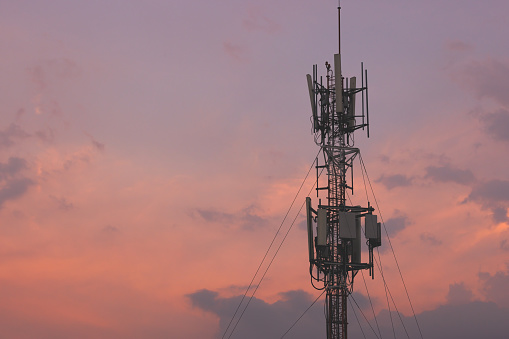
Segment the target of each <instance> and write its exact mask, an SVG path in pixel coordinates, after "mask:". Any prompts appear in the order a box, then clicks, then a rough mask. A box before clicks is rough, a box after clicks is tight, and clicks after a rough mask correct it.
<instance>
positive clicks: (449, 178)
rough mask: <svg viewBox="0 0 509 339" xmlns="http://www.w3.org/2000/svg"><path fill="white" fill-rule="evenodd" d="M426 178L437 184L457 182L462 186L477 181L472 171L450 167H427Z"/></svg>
mask: <svg viewBox="0 0 509 339" xmlns="http://www.w3.org/2000/svg"><path fill="white" fill-rule="evenodd" d="M426 178H429V179H431V180H433V181H436V182H455V183H457V184H462V185H468V184H470V183H472V182H474V181H475V177H474V175H473V174H472V172H471V171H470V170H460V169H455V168H452V167H451V166H450V165H444V166H429V167H427V168H426Z"/></svg>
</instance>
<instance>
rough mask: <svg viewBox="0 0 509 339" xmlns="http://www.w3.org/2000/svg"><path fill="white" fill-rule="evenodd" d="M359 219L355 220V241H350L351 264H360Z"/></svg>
mask: <svg viewBox="0 0 509 339" xmlns="http://www.w3.org/2000/svg"><path fill="white" fill-rule="evenodd" d="M361 232H362V231H361V219H360V218H355V235H356V237H355V239H354V240H353V241H352V263H354V264H360V263H361V262H362V258H361V253H362V247H361V244H362V242H361V238H362V237H361Z"/></svg>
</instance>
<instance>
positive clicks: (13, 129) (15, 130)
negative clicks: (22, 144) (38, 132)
mask: <svg viewBox="0 0 509 339" xmlns="http://www.w3.org/2000/svg"><path fill="white" fill-rule="evenodd" d="M28 137H30V134H28V133H27V132H25V130H23V129H22V128H21V127H20V126H19V125H17V124H10V125H9V127H7V128H5V129H4V130H0V146H3V147H9V146H12V145H14V144H15V143H16V141H19V140H23V139H26V138H28Z"/></svg>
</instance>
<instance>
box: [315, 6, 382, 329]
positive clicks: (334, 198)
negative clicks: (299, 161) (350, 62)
mask: <svg viewBox="0 0 509 339" xmlns="http://www.w3.org/2000/svg"><path fill="white" fill-rule="evenodd" d="M340 22H341V7H340V6H338V27H339V29H338V31H339V39H338V43H339V51H338V54H335V55H334V65H333V66H332V65H331V64H329V63H328V62H325V67H326V79H325V83H324V81H323V77H320V79H318V74H317V73H318V71H317V69H318V68H317V66H316V65H314V66H313V75H310V74H308V75H307V80H308V87H309V95H310V100H311V109H312V124H313V132H314V135H315V142H316V144H317V145H318V146H319V147H320V150H321V154H322V155H323V160H322V161H323V162H322V163H321V164H320V162H319V160H318V158H317V163H316V168H317V183H320V181H319V176H320V175H319V173H321V172H325V173H326V176H327V181H326V183H327V185H326V186H323V187H320V186H319V185H317V188H316V190H317V197H319V198H320V199H319V203H318V207H317V209H316V210H315V209H313V207H312V206H311V198H310V197H308V198H306V207H307V216H308V217H307V224H308V225H307V227H308V245H309V262H310V274H311V277H312V282H313V281H315V282H313V286H314V287H315V288H317V289H325V290H326V299H325V303H326V306H325V309H326V330H327V339H347V338H348V331H347V328H348V312H347V301H348V296H349V295H350V294H351V293H352V291H353V283H354V278H355V276H356V275H357V273H358V272H359V270H363V269H367V270H369V274H370V275H371V276H372V277H374V275H373V273H374V271H373V248H375V247H378V246H380V245H381V237H380V223H378V222H377V217H376V215H374V214H373V211H374V208H373V207H371V206H370V204H369V202H368V206H367V207H361V206H349V205H348V204H347V191H348V190H351V191H352V193H353V172H352V171H353V164H354V159H355V158H356V157H357V155H359V152H360V150H359V149H358V148H356V147H354V132H355V131H356V130H358V129H363V130H364V129H365V130H367V133H368V137H369V109H368V100H367V98H368V88H367V70H364V67H363V64H362V63H361V86H360V87H357V81H356V77H351V78H350V79H348V78H344V77H343V76H342V72H341V29H340ZM357 93H361V94H362V96H361V101H362V112H361V114H359V115H356V111H355V99H356V95H357ZM349 171H350V172H351V180H348V178H349V175H348V172H349ZM321 181H322V182H323V181H324V180H323V179H322V180H321ZM320 192H323V193H321V194H320ZM322 198H325V200H326V202H324V203H322ZM362 220H364V233H365V237H366V239H367V241H366V244H367V247H368V256H369V259H368V262H366V263H363V262H362V260H361V253H362V246H361V243H362V240H361V237H362V235H361V233H362V231H361V229H362V228H361V221H362ZM315 225H316V227H315Z"/></svg>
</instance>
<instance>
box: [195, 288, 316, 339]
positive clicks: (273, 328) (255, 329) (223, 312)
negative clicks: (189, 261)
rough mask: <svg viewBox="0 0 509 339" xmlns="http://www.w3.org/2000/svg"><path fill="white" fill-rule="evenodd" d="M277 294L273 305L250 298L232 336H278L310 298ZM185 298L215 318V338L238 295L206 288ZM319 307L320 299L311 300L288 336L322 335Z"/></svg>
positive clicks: (255, 338)
mask: <svg viewBox="0 0 509 339" xmlns="http://www.w3.org/2000/svg"><path fill="white" fill-rule="evenodd" d="M281 297H282V299H281V300H279V301H277V302H275V303H273V304H269V303H266V302H265V301H263V300H261V299H258V298H256V297H254V298H253V299H252V300H251V303H250V304H249V307H248V308H247V310H246V312H245V313H244V315H243V317H242V320H241V321H240V322H239V325H238V326H237V328H236V329H235V332H234V333H235V336H234V337H236V338H243V339H259V338H279V337H280V336H281V335H283V333H285V332H286V330H288V329H289V328H290V326H291V325H292V324H293V322H295V320H297V318H298V317H299V316H300V315H301V314H302V313H303V312H304V311H305V310H306V308H308V307H309V306H310V305H311V303H312V302H313V300H314V298H313V297H312V296H311V295H310V294H308V293H306V292H304V291H288V292H284V293H281ZM188 298H189V299H190V300H191V303H192V305H193V306H194V307H197V308H200V309H202V310H204V311H207V312H210V313H213V314H215V315H216V316H217V317H219V332H218V333H216V336H215V337H216V338H221V336H222V334H223V333H224V331H225V330H226V328H227V326H228V323H229V322H230V319H231V317H232V316H233V314H234V312H235V309H236V308H237V305H238V304H239V302H240V300H241V299H242V297H241V296H236V297H231V298H222V297H220V296H219V294H218V293H217V292H214V291H210V290H201V291H197V292H195V293H192V294H189V295H188ZM245 302H247V300H245V301H244V303H245ZM322 306H323V302H322V301H318V302H317V303H315V305H314V306H313V307H312V308H311V309H310V310H309V311H308V312H307V313H306V316H305V317H303V318H302V319H301V320H300V321H299V322H298V324H297V325H296V326H295V327H294V328H293V329H292V330H291V332H290V333H289V334H288V335H289V338H293V339H307V338H313V337H325V320H324V319H323V307H322ZM242 309H243V307H242V308H241V310H242ZM228 333H229V332H228Z"/></svg>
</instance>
